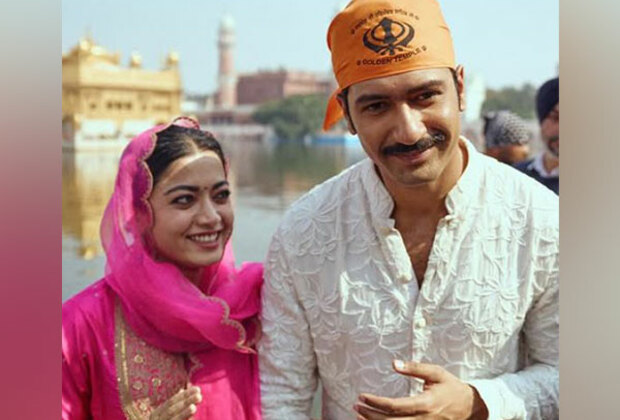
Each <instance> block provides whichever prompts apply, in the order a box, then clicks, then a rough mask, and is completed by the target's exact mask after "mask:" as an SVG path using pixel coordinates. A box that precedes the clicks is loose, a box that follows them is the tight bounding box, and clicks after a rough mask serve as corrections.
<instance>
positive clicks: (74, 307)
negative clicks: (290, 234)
mask: <svg viewBox="0 0 620 420" xmlns="http://www.w3.org/2000/svg"><path fill="white" fill-rule="evenodd" d="M229 195H230V189H229V186H228V182H227V165H226V161H225V159H224V155H223V152H222V149H221V147H220V145H219V143H218V142H217V141H216V140H215V139H214V138H213V136H212V135H211V134H210V133H207V132H204V131H201V130H200V127H199V125H198V124H197V123H196V122H195V121H193V120H190V119H187V118H179V119H177V120H175V121H174V122H173V123H172V124H169V125H167V126H157V127H154V128H152V129H150V130H147V131H146V132H144V133H142V134H140V135H139V136H137V137H136V138H134V139H133V140H132V141H131V142H130V143H129V145H128V146H127V147H126V149H125V151H124V152H123V155H122V157H121V160H120V164H119V172H118V175H117V178H116V184H115V189H114V194H113V196H112V198H111V199H110V202H109V203H108V205H107V207H106V210H105V213H104V216H103V221H102V224H101V238H102V242H103V245H104V249H105V252H106V256H107V263H106V275H105V277H104V278H103V279H101V280H99V281H98V282H96V283H95V284H93V285H92V286H90V287H88V288H87V289H86V290H84V291H82V292H81V293H79V294H78V295H76V296H74V297H73V298H71V299H70V300H68V301H67V302H65V303H64V304H63V307H62V418H63V419H64V420H67V419H105V420H115V419H125V418H128V419H151V420H171V419H174V420H182V419H187V418H193V419H217V420H243V419H248V420H250V419H251V420H254V419H260V394H259V382H258V364H257V357H256V352H255V351H254V344H255V342H256V341H257V340H258V338H259V335H260V326H259V324H258V321H257V314H258V310H259V303H260V302H259V291H260V286H261V283H262V266H261V265H260V264H245V265H244V266H242V267H241V268H240V269H236V268H235V265H234V261H233V257H232V252H231V248H230V244H229V239H230V235H231V231H232V225H233V211H232V206H231V203H230V198H229Z"/></svg>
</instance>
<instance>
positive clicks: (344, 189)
mask: <svg viewBox="0 0 620 420" xmlns="http://www.w3.org/2000/svg"><path fill="white" fill-rule="evenodd" d="M369 167H370V164H369V162H368V159H364V160H362V161H360V162H357V163H355V164H354V165H352V166H350V167H348V168H346V169H345V170H343V171H342V172H340V173H339V174H337V175H334V176H332V177H331V178H329V179H327V180H326V181H324V182H322V183H320V184H318V185H316V186H314V187H313V188H312V189H311V190H310V191H308V192H307V193H305V194H304V195H302V196H301V197H300V198H298V199H297V200H296V201H295V202H293V204H291V206H290V207H289V209H288V210H287V211H286V213H285V214H284V217H283V219H282V222H281V223H280V226H279V228H278V233H282V234H284V233H285V234H286V236H287V237H291V235H292V236H293V237H294V236H295V235H303V234H304V233H303V232H304V227H305V226H306V225H307V224H308V222H310V221H312V222H317V221H318V222H320V221H326V222H327V221H329V220H331V217H330V215H334V214H336V213H337V212H338V210H339V208H341V207H342V205H343V203H345V202H350V201H351V200H356V199H357V198H356V197H359V193H360V192H361V191H362V189H363V188H364V187H363V180H362V178H363V177H364V173H365V171H367V170H368V169H369Z"/></svg>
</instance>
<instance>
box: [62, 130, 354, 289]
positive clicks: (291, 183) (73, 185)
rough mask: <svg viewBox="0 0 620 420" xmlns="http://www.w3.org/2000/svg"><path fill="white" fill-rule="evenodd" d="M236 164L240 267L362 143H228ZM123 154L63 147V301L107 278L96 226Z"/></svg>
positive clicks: (259, 255)
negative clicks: (291, 208) (298, 201)
mask: <svg viewBox="0 0 620 420" xmlns="http://www.w3.org/2000/svg"><path fill="white" fill-rule="evenodd" d="M222 143H223V145H224V149H225V151H226V152H227V154H228V157H229V158H230V161H231V174H230V183H231V190H232V192H233V196H232V197H233V205H234V209H235V226H234V231H233V248H234V250H235V256H236V260H237V264H239V263H241V262H243V261H263V259H264V257H265V255H266V252H267V247H268V245H269V241H270V240H271V235H272V234H273V233H274V232H275V230H276V228H277V226H278V224H279V222H280V220H281V219H282V216H283V215H284V212H285V211H286V209H287V208H288V207H289V206H290V204H291V203H292V202H293V201H295V200H296V199H297V198H298V197H299V196H301V195H302V194H303V193H305V192H306V191H308V190H309V189H310V188H312V187H313V186H314V185H316V184H319V183H321V182H323V181H324V180H326V179H327V178H329V177H331V176H332V175H335V174H337V173H339V172H340V171H341V170H343V169H344V168H346V167H347V166H349V165H351V164H353V163H355V162H357V161H359V160H360V159H363V158H364V157H365V154H364V152H363V150H362V149H361V147H359V146H343V145H309V146H305V145H303V144H301V143H299V142H296V143H293V144H271V143H261V142H256V141H243V140H231V141H228V142H227V141H223V142H222ZM119 157H120V151H118V152H98V153H94V152H76V153H71V152H65V153H63V162H62V210H63V211H62V300H63V301H65V300H66V299H68V298H69V297H71V296H73V295H74V294H75V293H77V292H79V291H80V290H82V289H83V288H84V287H86V286H87V285H89V284H91V283H92V282H94V281H96V280H98V279H99V278H101V277H102V275H103V272H104V265H105V257H104V254H103V251H102V248H101V244H100V241H99V223H100V222H101V216H102V214H103V210H104V208H105V205H106V203H107V201H108V199H109V198H110V196H111V194H112V191H113V188H114V178H115V176H116V170H117V165H118V159H119Z"/></svg>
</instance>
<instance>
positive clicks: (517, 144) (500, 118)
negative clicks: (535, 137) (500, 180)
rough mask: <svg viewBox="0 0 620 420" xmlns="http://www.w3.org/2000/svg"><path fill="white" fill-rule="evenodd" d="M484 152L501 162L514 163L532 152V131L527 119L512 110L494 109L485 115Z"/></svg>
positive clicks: (521, 160)
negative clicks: (526, 121) (524, 119)
mask: <svg viewBox="0 0 620 420" xmlns="http://www.w3.org/2000/svg"><path fill="white" fill-rule="evenodd" d="M483 119H484V127H483V129H482V132H483V133H484V146H485V150H484V153H485V154H486V155H487V156H491V157H493V158H495V159H497V160H498V161H500V162H503V163H505V164H508V165H514V164H516V163H519V162H523V161H524V160H526V159H527V157H528V156H529V154H530V145H529V144H530V140H531V138H532V133H531V132H530V130H529V129H528V128H527V125H526V124H525V121H523V120H522V119H521V118H520V117H519V116H518V115H515V114H513V113H512V112H510V111H494V112H488V113H487V114H485V115H484V117H483Z"/></svg>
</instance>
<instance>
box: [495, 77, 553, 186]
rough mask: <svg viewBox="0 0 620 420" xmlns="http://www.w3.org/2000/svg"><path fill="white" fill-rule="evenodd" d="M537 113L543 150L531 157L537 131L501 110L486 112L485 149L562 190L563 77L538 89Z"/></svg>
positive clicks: (547, 184)
mask: <svg viewBox="0 0 620 420" xmlns="http://www.w3.org/2000/svg"><path fill="white" fill-rule="evenodd" d="M535 105H536V116H537V117H538V122H539V124H540V136H541V139H542V142H543V146H544V148H543V152H542V153H539V154H537V155H536V156H534V157H530V147H529V145H530V142H531V140H532V137H533V135H532V134H533V133H531V132H530V131H529V129H528V128H527V124H526V123H525V121H523V120H522V119H521V118H520V117H519V116H518V115H516V114H514V113H512V112H510V111H506V110H500V111H495V112H489V113H487V114H485V115H484V128H483V133H484V144H485V153H486V154H487V155H489V156H492V157H494V158H495V159H497V160H498V161H500V162H503V163H506V164H508V165H512V166H514V167H515V168H517V169H518V170H520V171H521V172H523V173H526V174H527V175H529V176H531V177H532V178H534V179H536V180H537V181H539V182H541V183H542V184H543V185H545V186H546V187H547V188H549V189H551V190H552V191H553V192H555V193H556V194H558V195H559V194H560V79H559V77H555V78H553V79H550V80H547V81H546V82H545V83H544V84H543V85H542V86H541V87H540V88H539V89H538V92H537V93H536V104H535Z"/></svg>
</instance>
